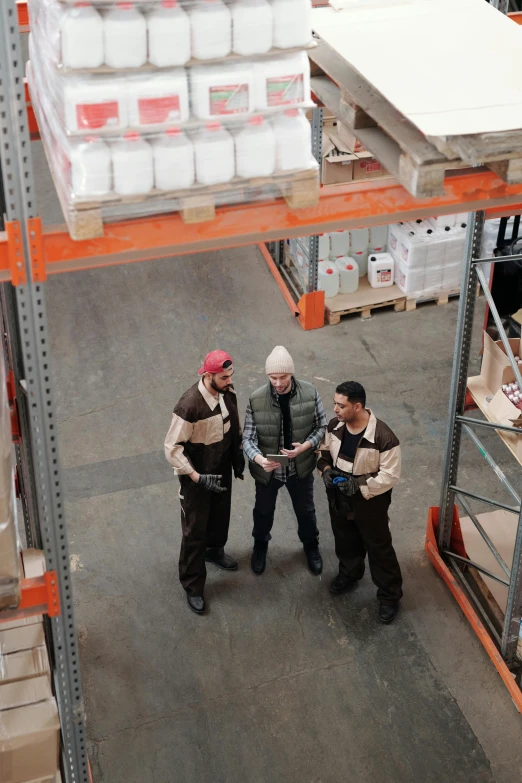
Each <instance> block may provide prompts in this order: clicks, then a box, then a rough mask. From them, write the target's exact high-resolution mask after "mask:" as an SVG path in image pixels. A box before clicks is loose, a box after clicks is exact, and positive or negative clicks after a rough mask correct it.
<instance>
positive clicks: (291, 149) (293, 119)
mask: <svg viewBox="0 0 522 783" xmlns="http://www.w3.org/2000/svg"><path fill="white" fill-rule="evenodd" d="M272 128H273V129H274V134H275V140H276V167H277V169H278V171H298V170H300V169H301V170H302V169H309V168H311V167H312V166H314V165H315V158H314V157H313V155H312V128H311V125H310V123H309V122H308V120H307V119H306V116H305V115H304V114H303V113H302V112H301V111H298V109H287V110H286V111H285V112H284V113H283V114H279V115H277V116H276V117H274V118H273V119H272ZM325 241H326V246H327V247H328V237H326V240H325Z"/></svg>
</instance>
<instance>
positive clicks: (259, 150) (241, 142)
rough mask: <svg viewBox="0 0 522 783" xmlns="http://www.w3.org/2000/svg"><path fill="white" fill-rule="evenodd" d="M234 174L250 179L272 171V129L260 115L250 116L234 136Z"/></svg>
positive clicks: (273, 148) (273, 161)
mask: <svg viewBox="0 0 522 783" xmlns="http://www.w3.org/2000/svg"><path fill="white" fill-rule="evenodd" d="M235 147H236V175H237V176H238V177H245V178H248V179H251V178H253V177H269V176H270V175H271V174H273V173H274V169H275V162H276V145H275V136H274V131H273V130H272V128H271V126H270V124H269V123H268V122H265V120H264V118H263V117H262V116H261V115H256V116H255V117H252V118H251V119H250V120H249V121H248V123H247V124H246V126H245V127H244V128H242V129H241V130H240V131H239V133H238V134H237V136H236V137H235Z"/></svg>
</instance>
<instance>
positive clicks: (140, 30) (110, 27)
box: [103, 2, 147, 68]
mask: <svg viewBox="0 0 522 783" xmlns="http://www.w3.org/2000/svg"><path fill="white" fill-rule="evenodd" d="M103 32H104V45H105V62H106V64H107V65H108V66H110V67H111V68H139V67H140V65H144V63H146V62H147V22H146V20H145V17H144V16H143V14H141V13H140V12H139V11H138V10H137V9H136V8H135V7H134V6H133V4H132V3H128V2H123V3H116V6H115V7H114V8H110V9H109V10H108V11H106V12H105V14H104V16H103Z"/></svg>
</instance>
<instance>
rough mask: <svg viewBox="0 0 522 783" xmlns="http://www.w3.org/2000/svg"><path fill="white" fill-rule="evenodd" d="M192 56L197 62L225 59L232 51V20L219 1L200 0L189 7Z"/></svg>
mask: <svg viewBox="0 0 522 783" xmlns="http://www.w3.org/2000/svg"><path fill="white" fill-rule="evenodd" d="M188 14H189V17H190V29H191V40H192V56H193V57H196V58H197V59H198V60H212V59H214V58H216V57H226V56H227V54H230V50H231V49H232V19H231V16H230V11H229V10H228V7H227V6H226V5H225V3H222V2H221V0H202V2H197V3H194V5H193V6H191V7H189V10H188Z"/></svg>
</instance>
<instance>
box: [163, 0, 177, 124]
mask: <svg viewBox="0 0 522 783" xmlns="http://www.w3.org/2000/svg"><path fill="white" fill-rule="evenodd" d="M165 2H170V0H165ZM174 2H176V0H174ZM166 134H167V136H181V128H167V130H166Z"/></svg>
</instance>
